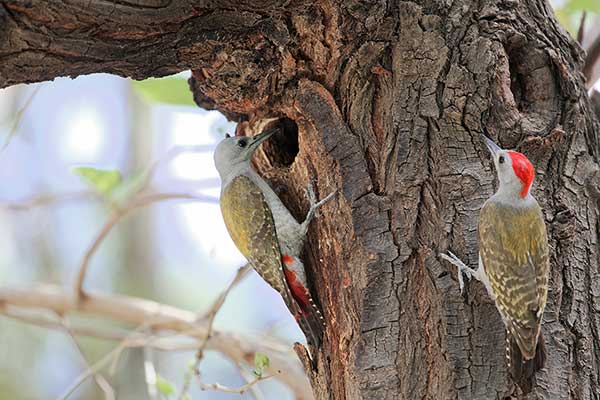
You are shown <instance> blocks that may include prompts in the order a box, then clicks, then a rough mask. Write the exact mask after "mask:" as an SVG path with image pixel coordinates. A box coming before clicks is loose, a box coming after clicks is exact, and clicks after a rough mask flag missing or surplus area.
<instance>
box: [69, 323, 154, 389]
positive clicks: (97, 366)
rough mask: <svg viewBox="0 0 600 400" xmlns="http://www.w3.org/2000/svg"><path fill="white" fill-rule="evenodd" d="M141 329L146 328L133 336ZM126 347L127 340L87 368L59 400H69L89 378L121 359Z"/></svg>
mask: <svg viewBox="0 0 600 400" xmlns="http://www.w3.org/2000/svg"><path fill="white" fill-rule="evenodd" d="M141 329H144V328H143V327H142V328H138V329H136V330H134V331H132V333H131V334H134V333H137V332H138V331H139V330H141ZM126 347H127V338H126V339H124V340H123V341H122V342H121V343H119V345H118V346H117V347H115V348H114V349H113V350H111V351H110V352H109V353H108V354H106V355H105V356H104V357H102V358H101V359H100V360H98V361H97V362H96V363H94V364H93V365H91V366H90V367H89V368H87V369H86V370H85V371H84V372H82V373H81V374H80V375H79V376H78V377H77V379H75V381H73V382H72V383H71V385H69V387H67V388H66V389H65V391H64V392H63V393H62V394H61V395H60V396H58V397H57V400H67V399H68V398H69V397H70V396H71V395H72V394H73V393H74V392H75V390H77V388H79V386H81V385H82V384H83V383H84V382H85V381H86V380H88V378H89V377H90V376H93V375H96V374H97V373H98V371H100V370H101V369H102V368H104V367H105V366H106V365H108V363H110V362H111V361H113V360H115V359H117V358H118V357H119V355H120V354H121V352H122V350H123V349H124V348H126Z"/></svg>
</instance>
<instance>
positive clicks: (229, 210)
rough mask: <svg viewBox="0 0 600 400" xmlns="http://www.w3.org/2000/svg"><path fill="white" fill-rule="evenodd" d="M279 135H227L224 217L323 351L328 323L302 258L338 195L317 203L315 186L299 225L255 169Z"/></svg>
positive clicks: (218, 157)
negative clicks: (261, 150) (321, 213)
mask: <svg viewBox="0 0 600 400" xmlns="http://www.w3.org/2000/svg"><path fill="white" fill-rule="evenodd" d="M276 132H278V130H277V129H272V130H267V131H264V132H262V133H260V134H258V135H255V136H253V137H246V136H234V137H229V135H227V136H226V138H225V139H224V140H222V141H221V142H220V143H219V144H218V146H217V148H216V149H215V155H214V158H215V165H216V167H217V171H218V172H219V175H220V177H221V197H220V206H221V213H222V214H223V219H224V221H225V226H226V227H227V231H228V232H229V235H230V236H231V238H232V240H233V242H234V243H235V245H236V246H237V248H238V249H239V250H240V252H241V253H242V254H243V255H244V257H246V258H247V259H248V262H249V263H250V264H251V265H252V266H253V268H254V269H255V270H256V272H258V274H259V275H260V276H261V277H262V278H263V279H264V280H265V281H266V282H267V283H268V284H269V285H270V286H271V287H272V288H273V289H275V290H276V291H277V292H279V294H280V295H281V297H282V298H283V301H284V302H285V304H286V306H287V307H288V309H289V310H290V312H291V313H292V314H293V315H294V316H295V317H296V320H297V321H298V323H299V325H300V327H301V328H302V330H303V331H304V333H305V334H306V339H307V342H308V344H309V345H312V346H315V347H317V348H318V346H319V345H320V342H321V339H322V336H323V331H324V320H323V317H322V315H321V312H320V311H319V309H318V307H317V306H316V304H315V302H314V301H313V298H312V296H311V294H310V292H309V290H308V284H307V280H306V272H305V269H304V264H303V263H302V260H301V259H300V253H301V251H302V247H303V244H304V241H305V239H306V233H307V232H308V225H309V224H310V222H311V220H312V219H313V217H314V216H315V213H316V211H317V209H318V208H319V207H321V206H322V205H323V204H325V203H326V202H327V201H328V200H330V199H331V198H332V197H333V195H334V194H335V191H334V192H333V193H331V194H329V195H328V196H326V197H325V198H324V199H323V200H321V201H318V202H317V201H316V198H315V195H314V192H313V189H312V186H311V185H309V187H308V189H307V193H308V198H309V201H310V209H309V211H308V213H307V215H306V218H305V219H304V222H302V223H299V222H298V221H296V219H295V218H294V217H293V216H292V214H291V213H290V212H289V210H288V209H287V208H286V207H285V205H284V204H283V203H282V202H281V200H280V199H279V197H278V196H277V195H276V194H275V192H274V191H273V190H272V189H271V187H270V186H269V184H268V183H267V182H266V181H265V180H264V179H262V177H261V176H260V175H258V173H256V171H254V169H253V168H252V167H251V166H250V161H251V159H252V155H253V154H254V152H255V151H256V149H258V147H259V145H260V144H261V143H262V142H263V141H265V140H266V139H268V138H269V137H270V136H272V135H273V134H274V133H276Z"/></svg>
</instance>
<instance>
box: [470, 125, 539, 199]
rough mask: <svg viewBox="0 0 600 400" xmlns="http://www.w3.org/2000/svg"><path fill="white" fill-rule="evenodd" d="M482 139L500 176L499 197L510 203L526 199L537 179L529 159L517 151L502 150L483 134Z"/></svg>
mask: <svg viewBox="0 0 600 400" xmlns="http://www.w3.org/2000/svg"><path fill="white" fill-rule="evenodd" d="M481 137H482V139H483V141H484V142H485V144H486V146H487V148H488V150H489V151H490V154H491V156H492V160H493V161H494V166H495V168H496V172H497V174H498V182H499V186H498V191H497V195H499V196H500V197H502V198H504V199H505V200H508V201H510V202H515V201H518V200H520V199H525V198H526V197H527V196H528V195H529V189H530V188H531V184H532V183H533V178H534V177H535V169H534V168H533V165H532V164H531V162H530V161H529V159H527V157H525V155H523V154H522V153H519V152H517V151H513V150H504V149H502V148H500V147H499V146H498V145H497V144H496V143H494V141H493V140H492V139H490V138H489V137H487V136H485V135H483V134H482V135H481Z"/></svg>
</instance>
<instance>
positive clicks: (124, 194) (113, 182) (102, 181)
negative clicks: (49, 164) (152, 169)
mask: <svg viewBox="0 0 600 400" xmlns="http://www.w3.org/2000/svg"><path fill="white" fill-rule="evenodd" d="M73 173H74V174H75V175H78V176H80V177H81V178H82V179H83V180H84V181H85V182H86V183H88V184H89V185H90V186H91V187H92V188H93V189H94V190H95V191H96V192H98V193H99V194H101V195H103V196H104V197H105V198H106V199H107V200H110V201H111V203H112V204H113V205H116V206H122V205H124V204H125V202H127V200H129V199H130V198H131V197H132V196H133V195H135V194H136V193H138V192H139V191H140V190H142V189H143V188H144V186H145V185H146V183H147V180H148V174H147V173H145V172H144V173H137V174H133V175H132V176H130V177H129V178H127V179H123V176H122V175H121V172H120V171H119V170H104V169H97V168H93V167H76V168H73Z"/></svg>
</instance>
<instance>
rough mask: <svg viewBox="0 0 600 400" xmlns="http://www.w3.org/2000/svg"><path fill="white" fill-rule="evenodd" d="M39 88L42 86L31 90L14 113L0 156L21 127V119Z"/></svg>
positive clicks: (0, 149)
mask: <svg viewBox="0 0 600 400" xmlns="http://www.w3.org/2000/svg"><path fill="white" fill-rule="evenodd" d="M41 87H42V85H37V86H36V87H35V89H33V92H31V94H30V95H29V97H28V98H27V100H25V103H24V104H23V107H21V108H20V109H19V110H18V111H17V112H16V114H15V122H14V123H13V126H12V127H11V129H10V131H9V132H8V135H7V136H6V140H5V141H4V143H3V144H2V148H0V154H1V153H2V152H3V151H4V150H6V148H7V147H8V145H9V144H10V142H11V140H12V138H13V136H14V135H15V133H16V132H17V129H18V128H19V125H21V120H22V119H23V115H24V114H25V111H27V108H29V106H30V105H31V102H32V101H33V98H34V97H35V95H36V94H37V92H38V91H39V90H40V88H41Z"/></svg>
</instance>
